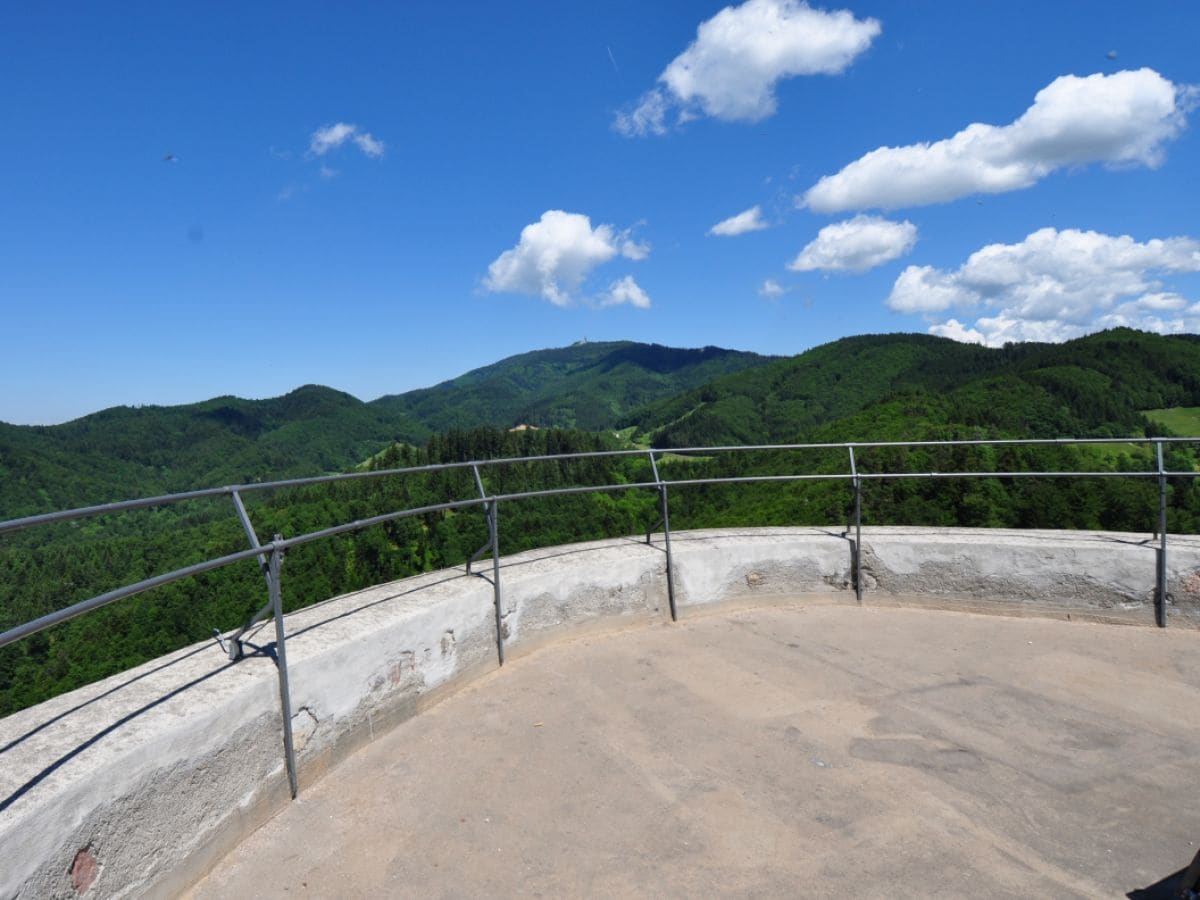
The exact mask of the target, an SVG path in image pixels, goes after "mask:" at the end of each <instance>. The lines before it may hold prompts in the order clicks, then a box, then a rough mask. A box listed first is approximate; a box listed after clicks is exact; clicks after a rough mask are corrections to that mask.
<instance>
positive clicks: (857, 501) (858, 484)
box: [847, 447, 863, 603]
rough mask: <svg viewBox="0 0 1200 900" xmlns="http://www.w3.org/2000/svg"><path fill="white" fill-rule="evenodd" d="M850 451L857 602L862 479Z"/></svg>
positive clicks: (857, 597) (859, 593) (856, 594)
mask: <svg viewBox="0 0 1200 900" xmlns="http://www.w3.org/2000/svg"><path fill="white" fill-rule="evenodd" d="M847 449H849V451H850V478H851V481H852V483H853V484H854V558H853V565H854V598H855V600H857V601H858V602H859V603H862V599H863V583H862V479H860V478H859V477H858V465H857V464H856V463H855V460H854V448H853V447H849V448H847Z"/></svg>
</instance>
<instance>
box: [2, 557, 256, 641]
mask: <svg viewBox="0 0 1200 900" xmlns="http://www.w3.org/2000/svg"><path fill="white" fill-rule="evenodd" d="M271 547H272V545H271V544H266V545H264V546H262V547H258V548H251V549H249V550H241V551H239V552H237V553H230V554H229V555H228V556H219V557H217V558H216V559H209V560H205V561H204V562H200V563H196V564H195V565H191V566H185V567H184V568H182V569H175V570H174V571H173V572H167V573H166V574H164V575H155V576H154V577H153V578H146V579H144V580H142V581H139V582H137V583H136V584H130V585H126V586H125V587H121V588H117V589H116V590H114V591H109V592H108V593H105V594H99V595H98V596H95V597H92V598H91V599H90V600H82V601H80V602H79V603H74V604H72V605H71V606H68V607H66V608H65V609H60V610H58V611H56V612H52V613H48V614H47V615H44V616H42V617H41V618H40V619H34V620H33V621H32V622H26V623H25V624H23V625H18V626H17V627H16V628H10V629H9V630H8V631H5V632H3V633H2V634H0V647H3V646H5V645H7V644H11V643H12V642H13V641H19V640H21V638H26V637H29V636H30V635H31V634H37V632H39V631H44V630H45V629H47V628H50V627H51V626H53V625H58V624H59V623H60V622H66V621H67V620H68V619H74V618H75V617H76V616H81V615H83V614H84V613H87V612H91V611H92V610H93V609H99V608H100V607H101V606H107V605H108V604H109V603H115V602H116V601H117V600H123V599H125V598H126V597H132V596H133V595H134V594H140V593H142V591H148V590H150V589H151V588H156V587H162V586H163V585H164V584H170V583H171V582H172V581H179V580H180V579H183V578H189V577H191V576H192V575H201V574H203V573H204V572H211V571H212V570H213V569H220V568H221V567H223V566H228V565H231V564H233V563H236V562H241V561H242V560H243V559H253V558H255V557H256V556H258V555H259V554H260V553H262V552H263V551H264V550H266V551H267V552H270V550H271Z"/></svg>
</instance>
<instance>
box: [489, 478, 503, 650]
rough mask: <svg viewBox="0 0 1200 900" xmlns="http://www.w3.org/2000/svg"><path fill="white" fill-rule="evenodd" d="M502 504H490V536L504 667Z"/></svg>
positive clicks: (494, 600)
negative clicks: (501, 546)
mask: <svg viewBox="0 0 1200 900" xmlns="http://www.w3.org/2000/svg"><path fill="white" fill-rule="evenodd" d="M499 518H500V504H499V503H497V502H496V501H495V500H492V501H491V503H489V504H488V535H489V538H490V541H491V545H492V603H493V605H494V606H495V608H496V660H497V662H498V663H499V665H504V611H503V610H502V609H501V605H500V522H499Z"/></svg>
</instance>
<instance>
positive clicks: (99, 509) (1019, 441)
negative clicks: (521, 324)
mask: <svg viewBox="0 0 1200 900" xmlns="http://www.w3.org/2000/svg"><path fill="white" fill-rule="evenodd" d="M1188 443H1192V444H1195V443H1200V437H1169V438H1168V437H1162V438H1145V437H1124V438H1107V437H1105V438H995V439H988V438H984V439H975V440H961V441H846V442H842V443H833V444H828V443H799V444H745V445H724V446H719V447H674V448H660V450H659V452H662V453H673V454H676V455H685V454H711V453H731V452H735V451H742V452H752V451H777V450H844V449H848V448H851V447H853V448H857V449H870V448H909V447H977V446H1037V445H1043V446H1050V445H1060V446H1063V445H1076V444H1079V445H1086V444H1188ZM647 452H650V451H647V450H644V449H638V450H592V451H587V452H584V453H554V454H547V455H545V456H511V457H503V458H497V459H482V460H468V461H464V462H453V463H434V464H429V465H424V466H410V467H408V468H401V469H376V470H373V471H368V472H345V473H341V474H337V475H313V476H308V477H304V478H288V479H284V480H280V481H262V482H255V483H251V484H238V485H228V486H225V487H218V488H205V489H203V490H196V491H185V492H182V493H178V494H162V495H159V496H156V497H145V498H141V499H136V500H125V501H121V502H118V503H105V504H101V505H98V506H87V507H80V508H77V509H69V510H62V511H59V512H51V513H43V514H40V515H35V516H25V517H23V518H18V519H10V520H8V521H4V522H0V534H3V533H5V532H9V531H17V530H20V529H24V528H30V527H33V526H36V525H46V524H51V523H54V522H65V521H70V520H72V519H82V518H87V517H90V516H97V515H102V514H105V513H115V512H123V511H126V510H131V509H141V508H144V507H147V506H160V505H165V504H170V503H179V502H183V501H186V500H195V499H200V498H203V497H215V496H220V495H223V494H232V493H234V492H239V493H243V494H246V493H252V492H257V491H269V490H279V489H282V488H293V487H305V486H309V485H317V484H327V483H330V482H338V481H354V480H359V479H364V478H386V477H392V476H399V475H415V474H422V473H430V472H443V471H452V470H456V469H467V468H470V467H472V466H507V465H515V464H518V463H531V462H560V461H564V460H576V459H596V458H620V457H642V456H645V455H646V454H647ZM1170 474H1171V475H1172V476H1188V475H1190V474H1191V473H1186V472H1172V473H1170Z"/></svg>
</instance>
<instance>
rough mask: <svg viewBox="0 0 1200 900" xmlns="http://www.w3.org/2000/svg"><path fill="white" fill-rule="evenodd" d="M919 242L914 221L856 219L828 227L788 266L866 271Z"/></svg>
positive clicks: (906, 250)
mask: <svg viewBox="0 0 1200 900" xmlns="http://www.w3.org/2000/svg"><path fill="white" fill-rule="evenodd" d="M916 242H917V226H916V225H914V224H913V223H912V222H907V221H906V222H892V221H890V220H889V219H881V218H879V217H878V216H862V215H859V216H855V217H854V218H853V219H848V220H846V221H845V222H835V223H834V224H832V225H826V226H825V227H824V228H822V229H821V230H820V231H819V232H817V236H816V238H815V239H814V240H813V241H811V242H810V243H809V244H808V246H806V247H805V248H804V249H803V250H801V251H800V253H799V255H798V256H797V257H796V258H795V259H793V260H792V261H791V262H790V263H788V268H789V269H791V270H792V271H793V272H812V271H816V270H820V271H822V272H865V271H867V269H873V268H875V267H876V266H879V265H883V263H885V262H890V261H891V260H893V259H896V258H898V257H901V256H903V255H904V254H905V253H908V251H910V250H911V249H912V248H913V245H914V244H916Z"/></svg>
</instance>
